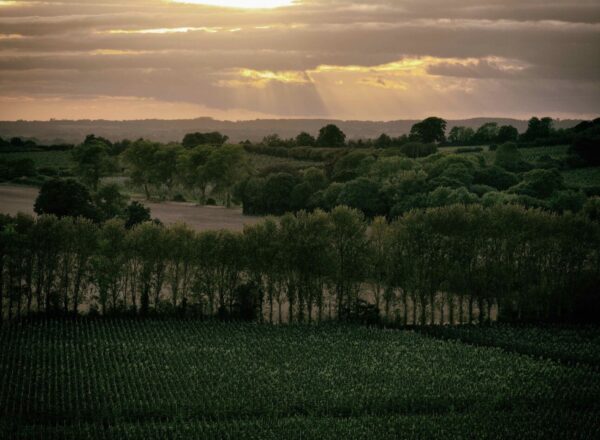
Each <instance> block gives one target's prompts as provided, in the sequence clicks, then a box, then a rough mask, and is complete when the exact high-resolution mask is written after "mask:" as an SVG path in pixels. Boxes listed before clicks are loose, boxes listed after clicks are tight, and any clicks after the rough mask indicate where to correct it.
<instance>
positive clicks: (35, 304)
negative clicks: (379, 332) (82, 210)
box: [0, 205, 600, 325]
mask: <svg viewBox="0 0 600 440" xmlns="http://www.w3.org/2000/svg"><path fill="white" fill-rule="evenodd" d="M0 239H1V240H2V246H0V250H1V252H2V254H1V255H0V265H1V266H0V269H1V270H0V274H1V276H2V278H1V280H0V286H1V288H0V299H1V300H0V304H1V307H2V309H1V310H0V311H1V313H2V315H3V316H4V317H5V318H7V319H14V318H18V317H22V316H24V315H29V314H32V313H49V314H70V315H72V314H77V313H92V314H97V313H101V314H104V315H109V314H132V315H141V316H146V315H151V314H178V315H183V316H196V317H203V318H208V317H218V318H220V319H225V320H228V319H243V320H258V321H261V322H263V321H266V322H282V321H285V322H309V323H310V322H320V321H323V320H342V321H359V322H368V323H379V322H386V323H396V324H402V325H407V324H440V323H475V322H477V323H487V322H490V321H491V320H495V319H496V318H497V319H499V320H501V321H573V320H579V321H582V320H597V316H598V314H599V313H600V298H599V297H598V291H597V286H598V285H599V284H600V224H598V222H594V221H592V220H590V219H589V218H588V217H587V216H584V215H574V214H564V215H560V216H559V215H554V214H550V213H547V212H543V211H541V210H535V209H529V210H528V209H525V208H522V207H518V206H494V207H492V208H483V207H480V206H464V205H453V206H449V207H443V208H436V209H430V210H426V211H420V210H417V211H411V212H410V213H408V214H406V215H404V216H402V217H400V218H399V219H397V220H395V221H394V222H392V223H388V222H387V221H386V220H385V219H383V218H376V219H375V220H374V221H373V222H372V223H371V224H370V225H369V224H368V223H367V221H366V220H365V217H364V216H363V215H362V214H361V213H360V212H359V211H356V210H353V209H350V208H347V207H337V208H335V209H333V210H332V211H331V212H330V213H325V212H323V211H320V210H317V211H315V212H312V213H307V212H304V211H302V212H300V213H298V214H296V215H293V214H286V215H285V216H283V217H281V218H280V219H279V220H278V221H277V220H274V219H266V220H265V221H263V222H262V223H259V224H257V225H255V226H252V227H246V229H245V230H244V232H243V233H234V232H228V231H210V232H199V233H196V232H193V231H192V230H190V229H188V228H187V227H186V226H184V225H175V226H172V227H164V226H162V225H160V224H156V223H152V222H145V223H143V224H140V225H137V226H133V227H132V228H130V229H127V228H126V226H125V224H124V222H123V221H121V220H110V221H108V222H106V223H103V224H97V223H93V222H92V221H90V220H87V219H83V218H81V217H79V218H76V219H74V218H72V217H63V218H61V219H59V218H57V217H54V216H48V215H43V216H40V217H38V218H37V219H34V218H32V217H29V216H26V215H19V216H17V217H16V218H12V217H7V216H4V217H2V219H1V235H0Z"/></svg>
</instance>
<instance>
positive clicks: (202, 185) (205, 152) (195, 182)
mask: <svg viewBox="0 0 600 440" xmlns="http://www.w3.org/2000/svg"><path fill="white" fill-rule="evenodd" d="M214 151H215V148H214V147H211V146H208V145H203V146H199V147H196V148H192V149H188V150H185V151H183V152H182V153H180V154H179V156H178V158H177V174H178V178H179V180H180V181H181V183H182V184H183V186H184V187H185V188H187V189H189V190H192V191H194V192H196V191H198V195H197V198H198V201H199V202H200V204H201V205H203V204H204V203H206V189H207V187H208V184H209V183H210V173H209V172H208V169H207V168H206V164H207V163H208V158H209V157H210V155H211V154H212V153H213V152H214Z"/></svg>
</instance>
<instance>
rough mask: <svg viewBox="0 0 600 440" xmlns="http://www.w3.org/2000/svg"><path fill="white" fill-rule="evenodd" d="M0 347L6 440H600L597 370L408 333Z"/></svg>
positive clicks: (1, 422)
mask: <svg viewBox="0 0 600 440" xmlns="http://www.w3.org/2000/svg"><path fill="white" fill-rule="evenodd" d="M517 337H518V335H517ZM526 337H529V336H526ZM0 346H1V347H2V349H3V350H2V353H1V354H0V437H1V438H11V439H12V438H31V437H34V438H44V439H46V438H73V439H75V438H77V439H80V438H119V439H124V438H144V439H150V438H231V439H238V438H256V439H258V438H286V439H287V438H315V439H317V438H319V439H321V438H365V439H367V438H469V439H471V438H540V439H542V438H544V439H548V438H581V439H584V438H594V437H595V436H596V435H597V434H598V432H600V418H599V417H600V399H599V397H600V373H598V372H597V371H596V370H595V369H593V368H591V367H587V366H568V365H563V364H561V363H559V362H555V361H553V360H550V359H541V358H536V357H531V356H526V355H521V354H516V353H510V352H507V351H504V350H502V349H499V348H494V347H476V346H473V345H469V344H463V343H461V342H458V341H442V340H438V339H434V338H431V337H428V336H424V335H420V334H417V333H414V332H410V331H398V330H380V329H368V328H358V327H343V326H333V325H332V326H320V327H308V326H288V327H269V326H260V325H251V324H219V323H209V322H204V323H202V322H199V321H176V320H148V321H142V320H73V321H52V320H50V321H32V322H29V323H26V322H23V323H18V322H17V323H12V324H9V325H6V326H5V327H4V328H3V329H2V330H0ZM2 431H4V432H2Z"/></svg>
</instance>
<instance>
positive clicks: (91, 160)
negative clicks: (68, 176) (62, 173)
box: [71, 137, 115, 191]
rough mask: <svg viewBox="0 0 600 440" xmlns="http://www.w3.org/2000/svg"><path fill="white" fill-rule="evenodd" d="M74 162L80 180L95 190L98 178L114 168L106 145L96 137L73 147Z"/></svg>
mask: <svg viewBox="0 0 600 440" xmlns="http://www.w3.org/2000/svg"><path fill="white" fill-rule="evenodd" d="M71 155H72V157H73V161H74V162H75V171H76V172H77V174H78V175H79V177H80V179H81V181H82V182H83V183H84V184H85V185H87V186H89V187H91V188H92V190H94V191H96V190H97V189H98V183H99V182H100V178H101V177H103V176H107V175H108V174H109V173H110V172H111V171H113V170H114V169H115V165H114V162H113V161H112V160H111V158H110V156H109V155H108V146H107V145H106V144H104V143H103V142H102V141H100V140H98V139H93V140H90V139H89V137H88V139H86V142H85V143H83V144H81V145H78V146H77V147H75V148H74V149H73V151H72V153H71Z"/></svg>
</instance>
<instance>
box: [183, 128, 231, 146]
mask: <svg viewBox="0 0 600 440" xmlns="http://www.w3.org/2000/svg"><path fill="white" fill-rule="evenodd" d="M228 139H229V137H228V136H224V135H222V134H221V133H219V132H218V131H215V132H210V133H188V134H186V135H185V136H184V137H183V140H182V141H181V144H182V145H183V146H184V148H194V147H198V146H200V145H212V146H221V145H223V144H225V143H226V142H227V140H228Z"/></svg>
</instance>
